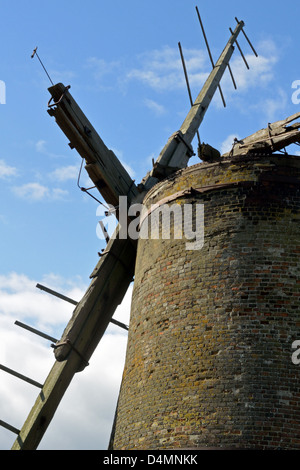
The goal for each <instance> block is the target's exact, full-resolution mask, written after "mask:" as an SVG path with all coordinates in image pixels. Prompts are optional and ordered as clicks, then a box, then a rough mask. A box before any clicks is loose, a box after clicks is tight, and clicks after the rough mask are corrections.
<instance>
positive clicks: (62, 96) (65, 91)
mask: <svg viewBox="0 0 300 470" xmlns="http://www.w3.org/2000/svg"><path fill="white" fill-rule="evenodd" d="M70 88H71V85H68V86H66V88H65V89H64V91H63V93H62V95H61V97H60V98H59V100H58V101H56V102H55V103H52V104H50V103H51V101H52V100H53V96H51V98H50V100H49V101H48V108H52V107H53V106H56V105H58V104H59V103H60V102H61V101H62V99H63V98H64V96H65V94H66V93H67V91H68V90H69V89H70Z"/></svg>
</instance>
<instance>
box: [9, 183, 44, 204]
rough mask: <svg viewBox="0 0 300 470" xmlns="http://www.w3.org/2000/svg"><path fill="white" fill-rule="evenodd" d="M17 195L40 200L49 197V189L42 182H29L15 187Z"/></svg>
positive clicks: (31, 199) (14, 190)
mask: <svg viewBox="0 0 300 470" xmlns="http://www.w3.org/2000/svg"><path fill="white" fill-rule="evenodd" d="M13 192H14V193H15V195H16V196H18V197H20V198H22V199H27V200H30V201H40V200H42V199H45V198H46V197H49V189H48V188H47V187H46V186H43V185H41V184H40V183H27V184H23V185H22V186H15V187H13Z"/></svg>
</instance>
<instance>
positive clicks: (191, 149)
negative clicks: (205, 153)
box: [174, 131, 196, 157]
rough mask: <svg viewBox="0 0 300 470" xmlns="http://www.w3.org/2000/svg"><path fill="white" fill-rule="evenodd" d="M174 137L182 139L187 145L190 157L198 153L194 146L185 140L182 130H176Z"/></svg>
mask: <svg viewBox="0 0 300 470" xmlns="http://www.w3.org/2000/svg"><path fill="white" fill-rule="evenodd" d="M174 139H176V140H180V141H181V142H182V143H183V144H184V145H185V146H186V148H187V149H188V154H189V156H190V157H193V156H194V155H196V154H195V152H194V149H193V147H192V146H191V145H189V144H188V143H187V142H186V141H185V140H184V137H183V135H182V133H181V132H180V131H177V132H175V134H174Z"/></svg>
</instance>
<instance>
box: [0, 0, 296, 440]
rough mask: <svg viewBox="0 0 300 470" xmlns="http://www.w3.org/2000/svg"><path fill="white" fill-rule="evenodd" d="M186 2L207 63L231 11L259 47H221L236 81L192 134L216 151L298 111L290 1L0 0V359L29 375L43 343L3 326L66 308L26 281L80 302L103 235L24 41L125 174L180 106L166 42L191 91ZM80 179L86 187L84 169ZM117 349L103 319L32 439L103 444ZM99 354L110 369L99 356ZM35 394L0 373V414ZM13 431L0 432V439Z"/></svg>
mask: <svg viewBox="0 0 300 470" xmlns="http://www.w3.org/2000/svg"><path fill="white" fill-rule="evenodd" d="M196 5H197V6H198V8H199V10H200V14H201V16H202V20H203V22H204V25H205V28H206V33H207V36H208V40H209V43H210V47H211V50H212V54H213V57H214V59H215V61H216V60H217V58H218V56H219V54H220V53H221V51H222V49H223V48H224V46H225V43H226V42H227V40H228V38H229V30H228V28H229V27H232V28H233V29H234V28H235V25H236V23H235V19H234V18H235V16H237V17H238V18H239V19H242V20H244V21H245V24H246V32H247V34H248V35H249V37H250V39H251V40H252V42H253V44H254V46H255V48H256V49H257V52H258V54H259V57H258V58H255V57H254V55H253V53H252V51H251V49H250V47H249V46H248V44H247V43H246V42H245V40H244V38H243V37H242V36H241V37H240V41H239V42H240V44H241V46H242V49H243V51H244V53H245V55H246V57H247V60H248V62H249V64H250V71H247V70H246V68H245V66H244V64H243V62H242V60H241V58H240V56H239V53H238V51H235V53H234V56H233V58H232V62H231V64H232V69H233V71H234V75H235V78H236V82H237V86H238V90H237V91H234V90H233V86H232V83H231V82H230V78H229V76H228V75H227V74H226V75H225V76H224V79H223V81H222V88H223V92H224V95H225V100H226V103H227V107H226V109H224V108H223V107H222V105H221V102H220V98H219V96H218V95H216V97H215V99H214V100H213V103H212V104H211V106H210V108H209V110H208V112H207V115H206V117H205V120H204V122H203V124H202V126H201V128H200V135H201V139H202V141H204V142H206V143H209V144H210V145H213V146H214V147H216V148H218V149H219V150H221V151H223V152H225V151H227V150H228V146H229V147H230V144H231V143H232V141H233V138H234V136H237V137H240V138H242V137H245V136H247V135H250V134H251V133H253V132H255V131H256V130H258V129H260V128H262V127H265V126H266V125H267V124H268V122H272V121H276V120H279V119H283V118H285V117H287V116H289V115H291V114H294V113H296V112H298V111H299V107H298V106H296V105H295V104H293V103H292V100H291V96H292V93H293V90H292V83H293V82H294V81H295V80H300V70H299V67H297V64H299V63H300V60H299V59H300V57H299V55H300V48H299V39H298V29H299V25H298V21H299V12H300V7H299V5H298V4H297V3H295V2H294V3H291V4H290V6H289V8H285V6H284V5H282V4H281V3H279V2H271V1H268V0H267V1H257V0H253V1H252V2H240V1H237V0H236V1H235V0H228V1H227V2H221V1H216V0H210V1H209V2H198V3H197V2H195V1H190V0H172V1H170V0H160V1H159V2H158V1H152V2H144V1H141V0H139V1H137V0H128V1H126V2H124V0H123V1H121V0H115V1H114V2H104V1H102V0H98V1H95V0H86V1H85V2H82V1H78V0H73V1H72V2H71V1H67V0H60V1H57V0H52V1H51V2H50V3H48V4H43V3H41V2H38V1H35V0H28V1H27V2H24V1H21V0H10V1H5V0H2V1H0V8H1V10H0V11H1V32H0V37H1V42H0V80H1V81H2V82H4V83H5V88H6V103H5V104H0V122H1V128H0V136H1V138H0V201H1V203H0V234H1V244H0V260H1V264H0V355H1V356H0V363H5V364H6V365H7V366H8V367H12V368H15V369H17V370H20V369H21V372H23V373H25V374H26V373H27V374H28V375H30V376H33V378H35V379H36V380H39V381H42V380H43V378H45V377H46V376H47V374H48V371H49V369H50V367H51V365H52V363H53V355H52V350H51V351H49V345H48V344H44V342H42V341H40V340H39V339H36V338H31V337H28V335H27V333H23V332H19V331H17V330H18V328H17V327H15V326H13V322H14V321H15V320H21V321H24V322H27V323H30V324H33V325H34V326H38V327H40V328H41V329H44V330H45V329H46V330H47V332H49V333H50V334H54V335H60V334H61V332H62V330H63V328H64V326H65V324H66V323H67V321H68V319H69V317H70V315H71V313H72V308H71V307H70V306H69V305H65V304H62V302H61V301H57V300H56V299H53V298H49V297H48V296H47V294H44V293H41V292H36V291H37V289H36V288H35V284H36V283H37V282H39V283H44V284H46V285H47V286H48V287H50V288H54V289H56V290H59V291H61V292H62V293H64V294H66V295H69V296H71V297H73V298H75V299H76V300H80V298H81V296H82V295H83V293H84V291H85V289H86V287H87V286H88V284H89V275H90V273H91V272H92V271H93V269H94V266H95V264H96V263H97V252H98V251H100V249H102V248H104V246H105V245H104V242H103V241H102V240H99V239H98V238H97V236H96V226H97V220H98V219H97V217H96V210H97V207H98V205H97V203H96V202H95V201H93V200H92V199H91V198H89V197H88V196H87V195H85V194H83V193H82V192H81V191H80V190H79V189H78V187H77V177H78V172H79V167H80V163H81V158H80V157H79V156H78V154H77V153H76V151H75V150H71V149H70V148H69V147H68V145H67V144H68V141H67V139H66V138H65V136H64V135H63V134H62V132H61V130H60V129H59V128H58V126H57V125H56V124H55V121H54V119H53V118H51V117H50V116H49V115H48V113H47V103H48V100H49V98H50V95H49V92H48V91H47V88H48V87H49V86H50V85H51V84H50V82H49V80H48V78H47V76H46V74H45V73H44V71H43V69H42V67H41V65H40V63H39V62H38V60H37V58H36V57H35V58H34V59H31V53H32V51H33V49H34V48H35V47H36V46H38V53H39V56H40V58H41V59H42V61H43V63H44V65H45V67H46V68H47V70H48V72H49V75H50V77H51V79H52V80H53V82H54V83H56V82H63V83H64V84H65V85H71V90H70V92H71V93H72V95H73V97H74V98H75V99H76V101H77V102H78V104H79V105H80V107H81V108H82V109H83V111H84V112H85V114H86V115H87V117H88V118H89V120H90V121H91V122H92V123H93V125H94V127H95V128H96V129H97V130H98V133H99V134H100V136H101V137H102V139H103V140H104V142H105V143H106V145H107V146H108V147H109V148H111V149H113V150H114V152H115V153H116V155H117V156H118V157H119V158H120V159H121V161H122V162H123V163H124V165H126V167H127V168H128V171H129V172H130V174H131V176H132V177H133V178H134V179H135V180H136V182H137V183H138V182H139V181H140V180H141V179H142V178H143V176H145V174H146V173H147V171H148V170H149V169H150V168H151V160H152V158H154V160H155V159H156V158H157V157H158V155H159V152H160V150H161V148H162V147H163V146H164V144H165V143H166V141H167V139H168V137H169V136H170V135H171V134H172V133H173V132H175V131H176V130H178V129H179V128H180V126H181V124H182V122H183V120H184V117H185V115H186V113H187V112H188V110H189V99H188V94H187V89H186V86H185V81H184V75H183V70H182V66H181V61H180V55H179V51H178V45H177V44H178V41H180V42H181V45H182V48H183V52H184V56H185V59H186V65H187V69H188V73H189V78H190V83H191V89H192V95H193V97H194V98H196V96H197V94H198V92H199V91H200V89H201V86H202V85H203V83H204V80H205V78H206V77H207V74H208V73H209V72H210V70H211V67H210V62H209V59H208V56H207V52H206V49H205V44H204V41H203V37H202V35H201V30H200V26H199V23H198V18H197V15H196V11H195V6H196ZM196 145H197V142H196V141H195V142H194V148H195V150H196ZM297 150H298V149H297V147H294V148H293V147H291V148H290V151H291V153H295V152H296V151H297ZM191 163H197V158H196V157H194V158H193V159H192V161H191ZM82 184H83V185H89V182H88V180H87V178H86V175H85V174H84V173H83V174H82ZM95 195H96V196H97V197H98V195H97V194H96V193H95ZM129 305H130V291H129V293H128V296H127V297H126V301H125V302H124V304H123V306H122V307H120V309H119V310H118V312H117V314H116V316H115V318H119V319H121V320H123V321H128V311H129ZM16 344H18V345H22V348H23V349H22V350H21V347H20V348H19V347H16ZM117 344H118V348H116V345H117ZM125 348H126V335H124V334H123V333H122V332H120V331H119V330H118V329H117V328H116V327H110V328H109V329H108V331H107V334H106V336H105V338H104V340H103V343H102V344H101V345H100V346H99V348H98V350H97V352H96V354H95V358H94V362H92V364H91V366H90V367H89V368H88V369H89V370H88V371H86V372H84V373H82V374H81V375H78V377H76V380H75V383H74V384H72V386H71V390H70V392H67V393H68V394H69V395H68V396H69V399H66V400H65V401H63V402H62V405H61V409H60V410H59V411H58V412H57V415H56V416H55V419H54V421H53V424H51V426H50V428H49V431H48V433H47V434H46V436H45V438H44V440H43V442H42V445H41V448H42V447H43V448H69V449H76V448H98V449H99V448H100V449H101V448H102V449H105V448H106V446H107V442H108V438H109V433H110V428H111V421H112V416H113V411H114V407H115V400H116V397H117V392H118V387H119V383H120V376H121V372H122V366H123V362H122V361H123V358H124V353H125ZM107 355H109V357H110V358H111V366H109V367H108V366H107V365H106V366H105V367H104V366H103V362H107ZM20 356H21V357H20ZM104 359H106V361H105V360H104ZM99 377H102V378H103V377H104V378H105V383H104V381H103V380H100V378H99ZM91 390H92V393H91ZM88 393H91V395H92V398H93V399H91V400H89V403H87V402H86V397H87V394H88ZM36 395H37V391H36V390H33V391H32V390H31V389H30V390H29V389H28V385H27V384H26V385H24V384H22V383H21V384H19V383H18V382H17V383H16V379H14V378H12V379H11V378H8V377H7V376H5V375H4V373H1V376H0V419H3V420H5V421H8V422H10V423H11V424H12V425H14V426H16V427H21V425H22V424H23V420H24V419H25V418H26V416H27V414H28V412H29V410H30V408H31V406H32V405H33V403H34V401H35V398H36ZM82 416H84V419H83V418H82ZM95 416H96V417H97V419H95ZM79 428H80V429H79ZM13 440H14V436H13V435H11V434H10V433H8V432H7V431H5V430H1V429H0V449H2V448H3V449H6V448H7V449H8V448H10V445H11V444H12V442H13Z"/></svg>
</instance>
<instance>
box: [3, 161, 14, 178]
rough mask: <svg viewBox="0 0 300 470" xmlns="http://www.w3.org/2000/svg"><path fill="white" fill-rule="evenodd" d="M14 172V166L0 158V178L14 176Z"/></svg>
mask: <svg viewBox="0 0 300 470" xmlns="http://www.w3.org/2000/svg"><path fill="white" fill-rule="evenodd" d="M16 174H17V169H16V168H14V167H12V166H9V165H7V164H6V163H5V161H4V160H0V179H4V178H8V177H10V176H16Z"/></svg>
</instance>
